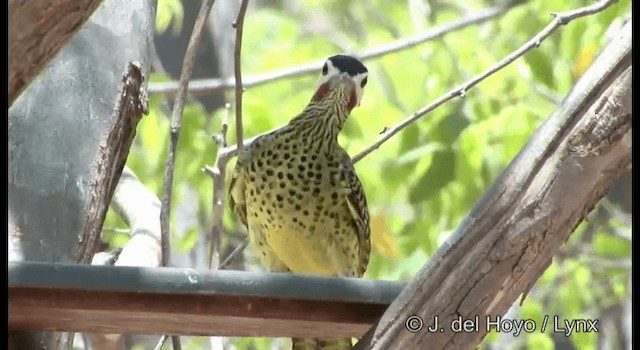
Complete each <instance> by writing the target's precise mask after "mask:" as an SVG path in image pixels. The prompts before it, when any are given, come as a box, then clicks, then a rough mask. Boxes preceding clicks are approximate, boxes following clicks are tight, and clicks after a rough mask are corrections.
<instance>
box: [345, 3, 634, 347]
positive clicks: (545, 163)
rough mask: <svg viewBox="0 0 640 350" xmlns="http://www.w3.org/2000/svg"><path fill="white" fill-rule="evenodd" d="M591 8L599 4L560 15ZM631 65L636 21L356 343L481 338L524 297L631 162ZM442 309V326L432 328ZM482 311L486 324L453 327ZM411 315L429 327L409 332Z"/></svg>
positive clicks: (437, 343)
mask: <svg viewBox="0 0 640 350" xmlns="http://www.w3.org/2000/svg"><path fill="white" fill-rule="evenodd" d="M597 6H605V3H600V4H598V5H597ZM601 8H602V7H601ZM587 13H595V7H592V6H590V7H588V8H585V9H581V10H578V11H575V12H572V13H570V14H569V15H568V16H562V15H561V16H560V18H561V19H560V21H563V20H566V19H571V18H577V16H578V14H581V15H584V14H587ZM565 23H566V22H565ZM631 72H632V60H631V23H628V24H627V25H626V26H625V28H624V29H623V30H622V31H621V33H620V34H619V35H618V37H617V38H616V39H614V40H613V41H612V42H611V43H610V44H609V45H608V46H607V47H606V48H605V49H604V50H603V53H602V54H601V55H600V56H599V57H598V58H597V59H596V61H595V62H594V63H593V64H592V65H591V67H590V68H589V69H588V70H587V72H585V74H584V75H583V76H582V77H581V78H580V80H579V81H578V83H577V84H576V85H575V86H574V88H573V90H572V92H571V93H570V94H569V96H567V98H565V100H564V102H563V105H561V106H560V107H559V108H558V109H557V110H556V112H554V113H553V114H552V115H551V116H550V117H549V119H548V120H547V121H546V122H545V123H544V124H543V125H542V126H541V127H540V128H539V129H538V130H537V132H536V133H535V134H534V135H533V136H532V138H531V139H530V140H529V142H528V143H527V145H526V146H525V147H524V148H523V149H522V150H521V151H520V153H519V154H518V155H517V156H516V158H515V159H514V160H513V161H512V162H511V164H510V165H509V166H508V168H507V169H506V170H505V171H504V173H503V174H502V175H501V176H500V178H499V179H498V180H497V181H496V182H495V183H494V185H493V186H492V187H491V189H489V191H487V193H486V194H485V195H484V196H483V197H482V198H481V199H480V200H479V201H478V203H477V204H476V206H475V207H474V208H473V209H472V210H471V211H470V213H469V214H468V216H467V217H466V218H465V219H464V220H463V221H462V223H461V224H460V226H459V227H458V229H457V230H456V231H455V232H454V233H453V235H452V236H451V237H450V238H449V239H448V240H447V241H446V242H445V243H444V244H443V246H442V247H440V249H439V250H438V251H437V252H436V254H435V255H434V256H432V257H431V258H430V260H429V261H428V263H427V264H426V265H425V266H424V267H423V268H422V269H421V271H420V272H419V273H418V274H417V276H416V277H415V278H414V280H413V281H412V282H411V283H410V284H409V285H408V286H407V287H406V288H405V289H404V290H403V292H402V293H401V294H400V295H399V296H398V297H397V298H396V300H395V301H394V302H393V303H392V304H391V306H390V307H389V308H388V309H387V311H386V312H385V314H384V316H383V317H382V318H381V320H380V321H379V322H378V324H377V325H375V326H374V327H373V328H371V329H370V330H369V332H368V333H367V335H366V336H365V337H364V338H363V340H362V341H361V342H359V343H358V345H357V347H356V349H418V348H424V346H425V345H426V344H428V346H429V348H432V349H443V348H457V347H460V346H461V344H464V345H465V347H473V345H474V344H478V343H479V342H480V341H481V340H482V338H483V337H484V336H485V335H486V333H487V317H488V316H491V318H490V320H494V321H495V319H496V316H497V315H503V314H504V313H505V312H506V311H507V310H508V308H509V307H510V306H511V305H512V303H513V302H514V301H515V300H516V299H517V298H518V296H520V295H521V294H522V293H524V296H526V293H527V292H528V290H529V289H530V288H531V287H532V286H533V284H534V283H535V281H536V280H537V279H538V278H539V277H540V275H541V274H542V273H543V272H544V271H545V269H546V268H547V267H548V266H549V264H550V263H551V259H552V257H553V256H554V254H556V252H557V251H558V250H559V247H560V246H561V245H562V244H563V243H564V242H565V241H566V240H567V238H568V236H569V235H570V233H571V232H572V231H573V230H574V229H575V227H576V226H577V225H578V224H579V223H580V222H581V221H582V220H583V219H584V218H585V216H586V215H587V214H588V213H589V211H590V210H591V209H592V208H593V207H594V206H595V205H596V204H597V202H598V201H599V200H600V199H601V198H602V197H604V195H605V194H606V193H607V191H608V189H609V187H610V186H612V185H613V184H614V183H615V180H616V179H617V178H618V176H619V175H620V174H622V173H623V172H624V171H625V169H627V167H628V166H629V165H630V164H631V99H632V92H631ZM524 296H523V298H524ZM436 316H437V318H438V324H439V327H440V328H441V329H442V331H437V332H429V331H427V328H426V327H429V326H433V325H434V320H435V318H434V317H436ZM476 316H478V319H477V320H478V322H479V323H478V327H479V330H480V331H479V332H471V333H464V332H460V333H455V332H453V330H452V329H451V322H452V321H454V320H458V319H462V320H466V319H475V317H476ZM409 320H412V321H416V322H415V323H414V324H413V325H414V326H420V327H422V328H423V329H422V330H421V331H418V332H415V333H412V332H409V331H408V330H407V328H405V326H406V325H407V324H408V323H407V322H408V321H409ZM421 320H422V321H421ZM538 321H542V320H538ZM422 322H424V323H422ZM409 326H411V324H409ZM420 327H418V328H420ZM537 327H541V323H537ZM536 330H537V331H541V330H542V329H540V328H538V329H536ZM542 331H545V330H542ZM546 331H550V330H549V329H547V330H546Z"/></svg>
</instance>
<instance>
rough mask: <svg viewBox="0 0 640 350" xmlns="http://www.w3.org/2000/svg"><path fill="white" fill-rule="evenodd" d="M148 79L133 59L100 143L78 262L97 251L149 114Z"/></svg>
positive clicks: (76, 256) (88, 259) (125, 73)
mask: <svg viewBox="0 0 640 350" xmlns="http://www.w3.org/2000/svg"><path fill="white" fill-rule="evenodd" d="M144 79H145V78H144V74H143V72H142V66H141V65H140V64H139V63H132V62H129V64H128V65H127V68H126V70H125V72H124V73H123V75H122V89H121V91H120V94H119V96H118V100H117V101H116V107H115V110H114V112H113V113H114V117H113V118H112V119H113V120H114V122H113V124H112V126H111V128H110V130H109V131H108V133H107V135H106V138H105V140H103V141H102V142H101V144H100V150H99V153H100V155H99V157H98V158H97V159H96V161H95V163H94V168H95V171H96V173H97V175H96V176H95V177H93V179H94V180H92V183H91V185H90V188H91V202H90V203H89V209H88V210H87V213H88V214H87V219H86V220H87V224H86V226H85V229H84V232H83V233H82V236H81V237H80V240H81V242H80V244H78V246H77V248H76V250H75V252H74V257H75V260H76V261H77V262H80V263H89V262H90V261H91V258H92V256H93V254H94V253H95V246H96V242H97V241H98V238H99V237H100V232H101V230H102V224H103V222H104V218H105V216H106V215H107V209H108V206H109V203H110V202H111V198H112V196H113V193H114V191H115V189H116V186H117V181H118V179H119V174H120V173H121V171H122V168H123V167H124V164H125V162H126V160H127V156H128V155H129V148H130V146H131V142H132V141H133V138H134V136H135V134H136V126H137V125H138V122H139V121H140V119H141V118H142V115H143V114H147V104H148V101H147V95H146V94H145V93H144V91H142V90H141V87H142V84H143V81H144Z"/></svg>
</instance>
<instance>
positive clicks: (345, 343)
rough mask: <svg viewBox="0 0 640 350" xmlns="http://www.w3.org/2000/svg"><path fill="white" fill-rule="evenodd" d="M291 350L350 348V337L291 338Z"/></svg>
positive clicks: (337, 349) (342, 349)
mask: <svg viewBox="0 0 640 350" xmlns="http://www.w3.org/2000/svg"><path fill="white" fill-rule="evenodd" d="M291 343H292V346H291V349H292V350H351V348H352V345H351V338H323V339H308V338H292V339H291Z"/></svg>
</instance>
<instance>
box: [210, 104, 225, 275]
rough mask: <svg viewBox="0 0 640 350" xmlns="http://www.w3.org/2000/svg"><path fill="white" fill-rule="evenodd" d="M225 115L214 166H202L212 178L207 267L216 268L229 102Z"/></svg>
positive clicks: (220, 235)
mask: <svg viewBox="0 0 640 350" xmlns="http://www.w3.org/2000/svg"><path fill="white" fill-rule="evenodd" d="M225 107H226V113H225V116H224V117H223V118H222V125H221V127H220V135H217V137H216V138H215V139H216V143H217V144H218V150H217V152H216V161H215V163H214V164H215V165H214V167H213V168H212V167H207V166H205V167H204V169H203V170H204V172H206V173H207V174H209V175H210V176H211V178H212V180H213V213H212V215H211V217H212V222H213V224H212V226H211V249H210V250H209V268H210V269H213V270H217V269H218V268H219V264H220V252H219V248H220V238H221V237H222V233H223V225H222V216H223V215H224V180H225V178H226V176H225V174H226V169H227V160H228V159H227V158H222V157H220V155H221V150H222V149H224V148H225V147H227V130H228V129H229V124H228V121H229V114H230V108H231V106H229V104H227V105H226V106H225Z"/></svg>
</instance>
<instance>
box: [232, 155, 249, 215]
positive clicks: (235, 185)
mask: <svg viewBox="0 0 640 350" xmlns="http://www.w3.org/2000/svg"><path fill="white" fill-rule="evenodd" d="M245 175H246V171H245V167H244V164H243V162H242V161H241V159H240V156H239V157H238V161H237V162H236V167H235V168H234V169H233V174H232V175H231V183H230V184H229V206H230V207H231V211H233V212H234V213H235V214H236V216H237V217H238V218H239V219H240V221H241V222H242V223H243V224H244V225H245V226H247V227H248V225H247V204H246V200H245Z"/></svg>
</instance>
